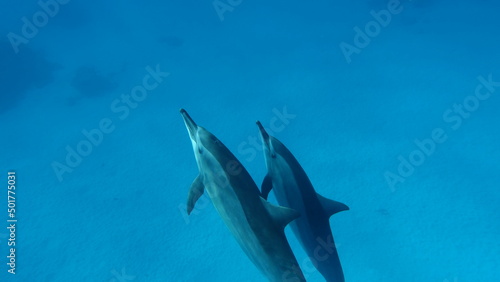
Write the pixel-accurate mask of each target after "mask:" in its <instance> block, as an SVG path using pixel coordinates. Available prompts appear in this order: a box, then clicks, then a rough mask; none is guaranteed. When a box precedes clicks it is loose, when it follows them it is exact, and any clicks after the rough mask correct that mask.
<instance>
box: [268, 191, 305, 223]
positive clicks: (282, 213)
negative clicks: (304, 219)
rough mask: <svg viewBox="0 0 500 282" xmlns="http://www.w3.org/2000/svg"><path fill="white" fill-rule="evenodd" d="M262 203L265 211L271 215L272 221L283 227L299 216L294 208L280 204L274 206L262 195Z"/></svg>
mask: <svg viewBox="0 0 500 282" xmlns="http://www.w3.org/2000/svg"><path fill="white" fill-rule="evenodd" d="M260 199H261V200H262V204H263V205H264V207H265V208H266V210H267V212H269V214H270V215H271V217H272V218H273V220H274V222H276V223H277V224H279V225H281V226H282V227H283V228H285V226H287V224H288V223H290V222H291V221H292V220H294V219H297V218H298V217H300V213H299V212H298V211H296V210H294V209H289V208H285V207H281V206H275V205H273V204H271V203H269V202H268V201H266V200H264V199H263V198H262V197H261V198H260Z"/></svg>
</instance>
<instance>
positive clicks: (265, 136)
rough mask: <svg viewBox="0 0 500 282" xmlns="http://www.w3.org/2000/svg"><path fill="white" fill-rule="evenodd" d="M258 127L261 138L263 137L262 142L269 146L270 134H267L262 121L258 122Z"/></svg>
mask: <svg viewBox="0 0 500 282" xmlns="http://www.w3.org/2000/svg"><path fill="white" fill-rule="evenodd" d="M257 126H258V127H259V130H260V136H261V137H262V141H263V142H264V143H265V144H266V145H268V144H269V134H267V132H266V130H265V129H264V127H263V126H262V123H260V121H257Z"/></svg>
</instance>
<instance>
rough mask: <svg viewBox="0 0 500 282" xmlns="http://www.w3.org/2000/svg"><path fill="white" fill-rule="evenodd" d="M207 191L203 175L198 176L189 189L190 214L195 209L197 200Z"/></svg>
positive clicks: (188, 204)
mask: <svg viewBox="0 0 500 282" xmlns="http://www.w3.org/2000/svg"><path fill="white" fill-rule="evenodd" d="M204 191H205V186H204V185H203V181H202V179H201V176H199V175H198V176H197V177H196V179H195V180H194V181H193V184H191V189H189V194H188V200H187V213H188V215H189V214H190V213H191V211H193V208H194V205H195V204H196V201H198V199H199V198H200V197H201V195H203V192H204Z"/></svg>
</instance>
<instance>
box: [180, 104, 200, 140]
mask: <svg viewBox="0 0 500 282" xmlns="http://www.w3.org/2000/svg"><path fill="white" fill-rule="evenodd" d="M180 112H181V115H182V118H183V119H184V123H185V124H186V128H187V130H188V132H189V136H191V138H193V139H195V138H194V137H195V136H196V132H197V131H198V125H197V124H196V122H194V120H193V119H192V118H191V117H190V116H189V114H188V112H186V110H184V109H181V110H180Z"/></svg>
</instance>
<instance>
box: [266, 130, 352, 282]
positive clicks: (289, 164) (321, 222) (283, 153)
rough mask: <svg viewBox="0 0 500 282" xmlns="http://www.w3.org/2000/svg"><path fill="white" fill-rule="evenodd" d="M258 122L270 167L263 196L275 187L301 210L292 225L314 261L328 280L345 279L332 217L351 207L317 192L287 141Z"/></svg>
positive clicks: (288, 204)
mask: <svg viewBox="0 0 500 282" xmlns="http://www.w3.org/2000/svg"><path fill="white" fill-rule="evenodd" d="M257 126H258V127H259V130H260V134H261V137H262V142H263V147H264V155H265V158H266V166H267V171H268V172H267V175H266V176H265V178H264V181H263V183H262V187H261V189H262V197H263V198H264V199H267V196H268V195H269V192H270V191H271V189H272V188H274V194H275V196H276V200H277V201H278V203H279V204H280V205H282V206H285V207H289V208H291V209H294V210H297V211H298V212H299V213H300V214H301V216H300V217H299V218H298V219H297V220H295V221H293V222H292V223H291V224H290V226H291V227H292V230H293V232H294V234H295V236H296V237H297V239H298V240H299V242H300V243H301V245H302V247H303V248H304V250H305V251H306V253H307V255H308V256H309V258H310V259H311V261H312V263H313V265H314V266H315V267H316V268H317V269H318V270H319V272H320V273H321V274H322V275H323V277H324V278H325V279H326V281H328V282H343V281H345V280H344V273H343V271H342V266H341V265H340V260H339V257H338V254H337V249H336V247H335V243H334V241H333V235H332V231H331V229H330V220H329V219H330V216H331V215H333V214H335V213H337V212H340V211H344V210H348V209H349V207H347V206H346V205H344V204H342V203H339V202H336V201H332V200H329V199H327V198H324V197H323V196H321V195H319V194H317V193H316V191H315V190H314V188H313V186H312V184H311V181H310V180H309V177H307V175H306V173H305V171H304V169H302V167H301V166H300V164H299V162H298V161H297V159H295V157H294V156H293V155H292V153H291V152H290V151H289V150H288V149H287V148H286V147H285V145H283V144H282V143H281V142H280V141H279V140H278V139H276V138H275V137H273V136H270V135H269V134H268V133H267V132H266V130H265V129H264V127H263V126H262V124H261V123H260V122H259V121H257Z"/></svg>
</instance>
